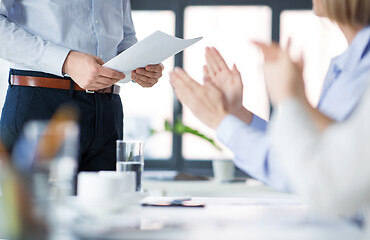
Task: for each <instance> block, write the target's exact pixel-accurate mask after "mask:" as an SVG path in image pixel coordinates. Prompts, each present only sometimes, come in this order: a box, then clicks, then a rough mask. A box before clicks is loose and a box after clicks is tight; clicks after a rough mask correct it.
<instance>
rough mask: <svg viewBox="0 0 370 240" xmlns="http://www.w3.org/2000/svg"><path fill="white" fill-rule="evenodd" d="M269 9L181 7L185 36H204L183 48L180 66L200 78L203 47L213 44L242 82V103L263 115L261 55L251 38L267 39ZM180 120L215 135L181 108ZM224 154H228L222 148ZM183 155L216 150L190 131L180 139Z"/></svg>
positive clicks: (208, 154) (265, 102) (202, 156)
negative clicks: (189, 46) (186, 48)
mask: <svg viewBox="0 0 370 240" xmlns="http://www.w3.org/2000/svg"><path fill="white" fill-rule="evenodd" d="M271 17H272V11H271V9H270V8H269V7H267V6H192V7H187V8H186V11H185V37H186V38H191V37H199V36H203V37H204V39H203V40H202V41H201V42H199V43H197V44H196V45H194V46H192V47H191V48H189V49H188V50H186V51H185V54H184V67H185V69H186V70H187V71H188V73H189V74H190V75H191V76H192V77H193V78H195V79H196V80H198V81H199V82H202V79H203V72H202V66H203V65H204V64H205V57H204V53H205V50H204V49H205V47H206V46H215V47H217V48H218V49H219V51H220V52H221V54H222V55H223V56H224V57H225V59H226V62H227V63H228V64H229V66H230V67H231V66H232V64H234V63H235V64H236V65H237V66H238V68H239V70H240V71H241V74H242V77H243V82H244V105H245V106H246V107H247V108H248V109H250V110H251V111H252V112H254V113H255V114H257V115H259V116H261V117H262V118H264V119H267V118H268V117H269V103H268V99H267V95H266V91H265V86H264V81H263V75H262V72H261V68H260V65H261V61H262V57H261V54H260V52H259V51H258V49H257V48H256V47H254V46H253V45H252V44H251V42H250V41H251V40H260V41H264V42H270V41H271V28H272V26H271ZM183 116H184V122H185V123H186V124H187V125H190V126H192V127H194V128H196V129H198V130H199V131H201V132H204V133H206V135H208V136H211V137H213V138H216V135H215V132H214V131H213V130H211V129H209V128H207V127H205V126H204V124H202V123H201V122H200V121H199V120H198V119H196V118H195V117H194V116H193V114H192V113H191V112H190V111H189V110H188V109H187V108H184V114H183ZM222 154H224V155H226V156H227V157H229V158H231V157H232V155H231V153H230V152H229V151H228V150H227V149H226V148H225V150H223V153H222ZM183 155H184V158H186V159H189V160H191V159H212V158H215V157H218V156H219V155H220V152H219V151H217V150H216V149H215V148H213V147H212V146H211V145H210V144H209V143H208V142H205V141H203V140H202V139H199V138H197V137H194V136H191V135H185V136H184V139H183Z"/></svg>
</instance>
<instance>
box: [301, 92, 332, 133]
mask: <svg viewBox="0 0 370 240" xmlns="http://www.w3.org/2000/svg"><path fill="white" fill-rule="evenodd" d="M302 105H303V106H304V108H305V109H306V110H307V112H308V114H309V115H310V117H311V118H312V120H313V122H314V123H315V126H316V128H317V129H318V131H319V132H324V131H325V129H327V128H328V127H329V126H330V125H331V124H333V123H334V122H335V121H334V120H333V119H331V118H329V117H328V116H326V115H325V114H323V113H321V112H320V111H319V110H318V109H317V108H314V107H312V106H311V104H310V103H309V102H308V100H307V98H305V99H303V100H302Z"/></svg>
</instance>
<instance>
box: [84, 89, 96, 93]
mask: <svg viewBox="0 0 370 240" xmlns="http://www.w3.org/2000/svg"><path fill="white" fill-rule="evenodd" d="M86 93H95V91H90V90H87V89H86Z"/></svg>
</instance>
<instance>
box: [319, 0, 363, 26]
mask: <svg viewBox="0 0 370 240" xmlns="http://www.w3.org/2000/svg"><path fill="white" fill-rule="evenodd" d="M322 4H323V10H324V14H325V15H326V16H327V17H328V18H329V19H331V20H333V21H335V22H337V23H340V24H345V25H351V26H359V25H360V26H366V25H370V0H322Z"/></svg>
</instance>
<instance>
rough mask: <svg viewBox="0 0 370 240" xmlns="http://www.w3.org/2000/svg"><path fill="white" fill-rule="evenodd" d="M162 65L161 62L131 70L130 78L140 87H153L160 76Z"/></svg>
mask: <svg viewBox="0 0 370 240" xmlns="http://www.w3.org/2000/svg"><path fill="white" fill-rule="evenodd" d="M163 70H164V66H163V64H162V63H160V64H156V65H148V66H146V67H145V68H137V69H135V70H134V71H132V72H131V79H132V80H134V81H135V82H136V83H137V84H139V85H140V86H142V87H145V88H148V87H153V86H154V84H156V83H157V82H158V79H159V78H160V77H162V72H163Z"/></svg>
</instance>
